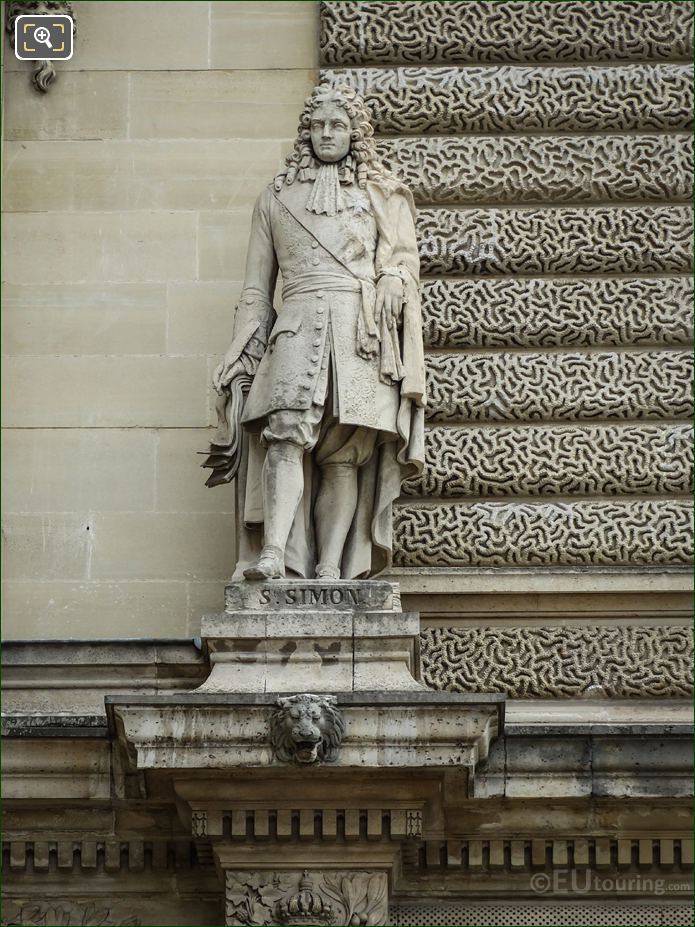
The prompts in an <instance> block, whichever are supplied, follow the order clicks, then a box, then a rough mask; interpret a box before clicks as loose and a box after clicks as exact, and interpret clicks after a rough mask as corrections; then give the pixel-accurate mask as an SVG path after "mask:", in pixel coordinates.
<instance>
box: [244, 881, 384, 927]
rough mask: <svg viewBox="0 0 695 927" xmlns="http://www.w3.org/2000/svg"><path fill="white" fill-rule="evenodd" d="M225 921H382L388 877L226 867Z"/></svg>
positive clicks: (355, 925) (375, 925)
mask: <svg viewBox="0 0 695 927" xmlns="http://www.w3.org/2000/svg"><path fill="white" fill-rule="evenodd" d="M226 889H227V894H226V923H227V924H233V925H237V924H243V925H249V927H251V925H254V927H255V925H270V924H283V925H285V924H287V925H290V924H295V925H299V924H306V925H310V924H311V925H314V927H316V925H322V924H346V925H351V927H359V925H367V924H369V925H373V927H379V925H382V924H386V922H387V915H388V905H387V879H386V875H385V874H384V873H380V872H377V873H370V872H343V871H338V872H330V873H310V872H309V871H308V870H306V869H305V870H304V871H303V872H301V873H300V872H279V873H278V872H227V885H226Z"/></svg>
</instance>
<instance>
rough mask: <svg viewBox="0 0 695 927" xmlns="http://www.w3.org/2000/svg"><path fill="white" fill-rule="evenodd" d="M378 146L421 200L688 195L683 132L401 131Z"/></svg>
mask: <svg viewBox="0 0 695 927" xmlns="http://www.w3.org/2000/svg"><path fill="white" fill-rule="evenodd" d="M379 151H380V153H381V155H382V157H383V158H384V161H385V163H386V164H387V165H388V166H389V167H390V169H391V170H392V171H393V172H394V173H395V174H396V175H397V176H398V177H399V178H400V179H401V180H403V181H404V182H405V183H407V185H408V186H409V187H410V189H411V191H412V193H413V196H414V197H415V199H416V201H419V202H423V203H466V204H468V203H472V204H476V205H477V204H479V203H481V202H483V203H485V202H487V203H501V204H504V203H509V204H516V203H534V202H548V203H553V202H575V203H582V202H601V201H603V202H605V201H610V200H623V201H629V200H669V199H679V198H680V199H689V198H691V197H692V186H693V185H692V173H693V171H692V161H693V142H692V139H691V138H690V137H689V136H686V135H641V136H634V135H618V136H611V135H595V136H578V137H575V138H572V137H571V136H570V137H568V136H561V137H557V136H555V137H554V136H542V135H541V136H538V135H535V136H511V137H510V136H503V137H497V138H494V137H493V138H490V137H486V136H483V137H479V136H477V137H476V136H473V137H470V136H469V137H468V138H465V137H464V138H428V137H425V138H399V139H398V140H397V141H396V140H390V139H388V140H382V141H381V142H380V143H379ZM655 165H658V169H656V170H655V167H654V166H655Z"/></svg>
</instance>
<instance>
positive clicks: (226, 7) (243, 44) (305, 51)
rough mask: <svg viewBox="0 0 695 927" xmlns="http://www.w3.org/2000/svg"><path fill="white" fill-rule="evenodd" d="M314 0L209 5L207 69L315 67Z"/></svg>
mask: <svg viewBox="0 0 695 927" xmlns="http://www.w3.org/2000/svg"><path fill="white" fill-rule="evenodd" d="M317 28H318V9H317V4H316V3H306V2H300V3H288V2H284V3H281V4H280V3H277V2H276V0H271V2H268V0H266V2H255V0H246V2H244V3H229V2H227V0H222V2H219V0H213V2H212V3H211V4H210V67H211V68H221V69H228V70H235V69H252V70H253V69H265V70H271V69H275V68H283V69H289V68H307V67H315V66H316V65H317V63H318V62H317V48H316V44H317V43H316V31H317Z"/></svg>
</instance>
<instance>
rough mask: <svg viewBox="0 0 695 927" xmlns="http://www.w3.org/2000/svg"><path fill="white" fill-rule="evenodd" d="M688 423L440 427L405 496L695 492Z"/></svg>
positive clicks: (432, 433) (430, 438) (431, 432)
mask: <svg viewBox="0 0 695 927" xmlns="http://www.w3.org/2000/svg"><path fill="white" fill-rule="evenodd" d="M692 491H693V429H692V427H691V426H690V425H687V424H681V425H677V424H664V425H661V424H653V425H632V424H630V425H622V424H621V425H582V426H575V425H550V426H548V425H545V426H542V425H538V426H536V425H517V426H511V427H509V426H504V425H503V426H494V427H468V428H456V427H438V428H431V429H430V430H429V431H428V432H427V433H426V435H425V469H424V471H423V473H422V475H421V476H420V477H417V478H414V479H411V480H409V481H408V482H406V483H405V484H404V486H403V493H404V495H415V496H420V495H422V496H445V497H447V498H466V497H468V498H470V497H471V496H513V495H520V496H546V495H558V494H560V495H562V494H569V493H571V494H573V495H583V496H593V495H597V496H618V495H622V494H627V495H629V494H635V495H643V494H664V495H668V494H669V493H672V494H677V493H691V492H692Z"/></svg>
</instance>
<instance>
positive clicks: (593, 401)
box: [427, 351, 693, 422]
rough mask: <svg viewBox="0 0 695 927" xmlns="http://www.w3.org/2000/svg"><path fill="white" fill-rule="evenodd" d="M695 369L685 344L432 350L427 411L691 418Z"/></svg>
mask: <svg viewBox="0 0 695 927" xmlns="http://www.w3.org/2000/svg"><path fill="white" fill-rule="evenodd" d="M692 376H693V361H692V357H691V355H690V353H689V352H686V351H668V352H666V351H664V352H659V351H653V352H650V351H624V352H623V351H616V352H610V353H609V352H601V353H598V352H597V353H593V352H589V353H586V354H583V353H569V352H567V353H565V352H563V353H554V352H552V353H551V352H549V353H540V352H539V353H509V354H507V353H491V354H437V355H429V357H428V358H427V398H428V418H429V419H430V421H433V422H456V421H471V422H476V421H479V422H485V421H488V422H491V421H530V422H538V421H582V420H584V421H586V420H588V419H592V418H595V419H632V418H638V419H656V418H662V417H663V418H689V417H690V416H691V415H692V409H693V405H692V398H691V389H692V386H691V384H692Z"/></svg>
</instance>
